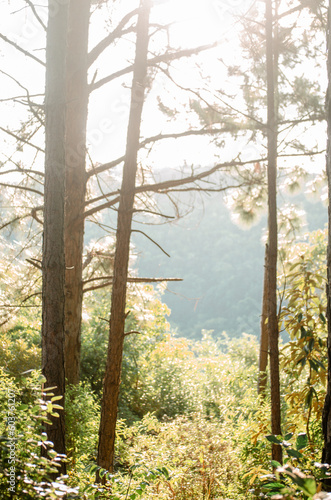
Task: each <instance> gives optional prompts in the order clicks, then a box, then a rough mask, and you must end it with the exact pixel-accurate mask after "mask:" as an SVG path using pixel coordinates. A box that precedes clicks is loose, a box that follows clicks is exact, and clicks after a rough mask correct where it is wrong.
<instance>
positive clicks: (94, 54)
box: [88, 9, 139, 67]
mask: <svg viewBox="0 0 331 500" xmlns="http://www.w3.org/2000/svg"><path fill="white" fill-rule="evenodd" d="M138 11H139V9H134V10H133V11H132V12H129V13H128V14H126V15H125V16H124V17H123V19H122V20H121V21H120V22H119V23H118V25H117V27H116V28H115V29H114V31H112V32H111V33H109V35H107V36H106V37H105V38H104V39H103V40H101V41H100V42H99V43H98V44H97V45H96V46H95V47H94V48H93V49H92V50H91V52H90V53H89V54H88V67H90V66H91V65H92V64H93V63H94V62H95V61H96V59H97V58H98V57H99V56H100V54H102V52H103V51H104V50H105V49H106V48H107V47H109V45H110V44H112V43H113V42H114V41H115V40H116V39H117V38H120V37H121V36H123V35H126V34H127V33H132V32H134V31H135V30H136V28H135V26H131V27H130V28H127V29H126V30H124V29H123V28H124V27H125V25H126V24H127V23H128V22H129V21H130V19H131V18H132V17H134V16H135V15H136V14H138Z"/></svg>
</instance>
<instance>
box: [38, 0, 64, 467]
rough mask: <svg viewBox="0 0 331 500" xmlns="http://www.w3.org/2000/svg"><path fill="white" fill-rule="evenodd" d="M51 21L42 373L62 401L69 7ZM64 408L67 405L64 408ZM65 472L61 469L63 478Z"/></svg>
mask: <svg viewBox="0 0 331 500" xmlns="http://www.w3.org/2000/svg"><path fill="white" fill-rule="evenodd" d="M52 5H53V4H52V1H51V0H50V2H49V18H48V28H47V46H46V89H45V134H46V142H45V198H44V239H43V264H42V267H43V288H42V369H43V374H44V376H45V378H46V382H45V387H54V386H55V387H56V389H54V390H53V392H54V393H55V394H56V395H63V398H64V391H65V385H64V384H65V377H64V300H65V292H64V280H65V256H64V196H65V146H64V144H65V114H66V101H65V96H66V79H65V69H66V68H65V57H66V36H67V15H68V5H67V3H64V4H63V5H59V4H57V8H56V10H54V9H52ZM61 403H62V404H63V403H64V401H62V402H61ZM59 414H60V417H58V418H56V417H51V416H50V417H49V419H50V421H51V422H52V425H47V434H48V439H49V440H50V441H52V442H53V444H54V449H55V450H56V451H57V452H58V453H65V427H64V411H59ZM64 471H65V465H64V464H62V468H61V472H64Z"/></svg>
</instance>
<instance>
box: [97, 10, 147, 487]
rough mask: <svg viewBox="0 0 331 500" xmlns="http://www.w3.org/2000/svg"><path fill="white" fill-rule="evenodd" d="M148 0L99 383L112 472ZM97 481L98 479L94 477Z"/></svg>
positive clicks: (141, 23) (102, 432)
mask: <svg viewBox="0 0 331 500" xmlns="http://www.w3.org/2000/svg"><path fill="white" fill-rule="evenodd" d="M150 9H151V0H141V2H140V9H139V14H138V21H137V41H136V56H135V62H134V72H133V82H132V91H131V108H130V117H129V124H128V133H127V143H126V144H127V145H126V155H125V162H124V167H123V180H122V188H121V195H120V201H119V209H118V218H117V232H116V251H115V259H114V277H113V287H112V296H111V314H110V328H109V346H108V356H107V364H106V373H105V378H104V383H103V398H102V406H101V422H100V429H99V446H98V459H97V462H98V465H99V466H100V467H102V468H103V469H107V470H110V471H112V469H113V461H114V443H115V429H116V420H117V406H118V396H119V388H120V377H121V365H122V353H123V343H124V337H125V318H126V314H125V305H126V286H127V285H126V284H127V277H128V263H129V255H130V236H131V224H132V215H133V206H134V192H135V182H136V172H137V155H138V149H139V137H140V126H141V116H142V110H143V104H144V94H145V86H146V76H147V54H148V41H149V36H148V30H149V15H150ZM97 480H100V478H99V477H97Z"/></svg>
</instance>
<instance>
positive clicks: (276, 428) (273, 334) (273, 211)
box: [266, 0, 282, 462]
mask: <svg viewBox="0 0 331 500" xmlns="http://www.w3.org/2000/svg"><path fill="white" fill-rule="evenodd" d="M272 7H273V2H272V0H266V37H267V49H266V52H267V93H268V96H267V99H268V229H269V245H268V248H269V251H268V335H269V352H270V390H271V432H272V434H276V435H279V434H281V408H280V382H279V346H278V340H279V332H278V314H277V253H278V228H277V117H276V105H275V80H274V79H275V72H274V40H273V13H272ZM272 458H273V460H277V461H278V462H281V461H282V449H281V447H280V446H279V445H277V444H273V445H272Z"/></svg>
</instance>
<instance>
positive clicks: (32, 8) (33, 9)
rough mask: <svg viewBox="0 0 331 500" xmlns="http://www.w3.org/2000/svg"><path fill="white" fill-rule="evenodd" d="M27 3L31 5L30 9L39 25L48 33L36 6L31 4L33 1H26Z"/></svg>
mask: <svg viewBox="0 0 331 500" xmlns="http://www.w3.org/2000/svg"><path fill="white" fill-rule="evenodd" d="M25 2H26V3H27V4H28V5H29V7H30V8H31V10H32V12H33V14H34V16H35V18H36V19H37V21H38V22H39V24H40V25H41V26H42V27H43V29H44V30H45V31H47V28H46V25H45V23H44V22H43V20H42V19H41V17H40V16H39V14H38V12H37V10H36V8H35V6H34V5H33V3H32V2H31V0H25Z"/></svg>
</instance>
